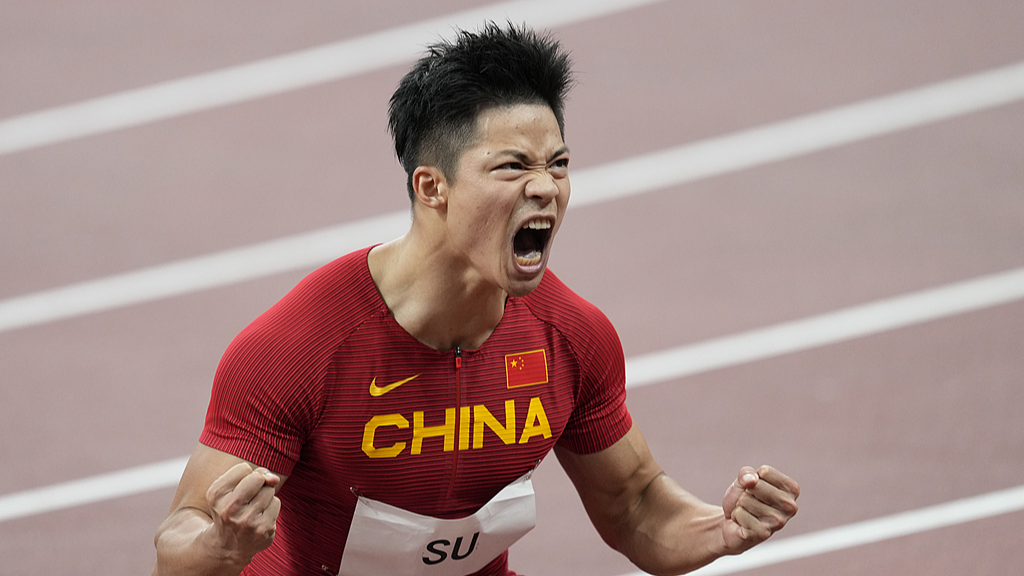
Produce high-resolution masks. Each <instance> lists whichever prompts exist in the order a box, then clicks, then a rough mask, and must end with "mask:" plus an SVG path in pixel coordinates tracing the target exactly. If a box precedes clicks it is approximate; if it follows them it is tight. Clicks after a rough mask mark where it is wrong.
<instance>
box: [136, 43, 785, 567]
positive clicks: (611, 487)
mask: <svg viewBox="0 0 1024 576" xmlns="http://www.w3.org/2000/svg"><path fill="white" fill-rule="evenodd" d="M570 83H571V80H570V66H569V60H568V57H567V56H566V54H565V53H564V52H562V51H561V50H560V48H559V47H558V45H557V43H555V42H554V41H552V40H550V39H547V38H543V37H539V36H537V35H536V34H535V33H533V32H531V31H529V30H525V29H520V28H517V27H514V26H509V27H507V28H500V27H498V26H496V25H493V24H492V25H488V26H486V27H485V28H484V29H483V30H482V31H481V32H479V33H469V32H460V33H459V34H458V36H457V38H456V39H455V40H454V41H452V42H442V43H439V44H437V45H435V46H433V47H431V49H430V51H429V53H428V54H427V55H426V56H425V57H424V58H423V59H421V60H420V61H419V62H418V63H417V64H416V66H415V67H414V68H413V69H412V71H410V72H409V74H407V75H406V77H405V78H404V79H403V80H402V82H401V84H400V85H399V87H398V89H397V90H396V92H395V94H394V96H393V97H392V100H391V110H390V128H391V131H392V133H393V135H394V139H395V146H396V151H397V153H398V157H399V160H400V161H401V163H402V165H403V167H404V168H405V170H406V173H407V175H408V180H407V183H408V192H409V195H410V199H411V200H412V211H413V222H412V226H411V229H410V230H409V232H408V233H407V234H406V235H405V236H403V237H401V238H399V239H397V240H395V241H393V242H390V243H388V244H384V245H380V246H376V247H372V248H370V249H364V250H360V251H358V252H356V253H353V254H349V255H347V256H344V257H342V258H340V259H339V260H336V261H335V262H333V263H331V264H328V265H327V266H325V267H323V268H321V269H320V270H317V271H316V272H314V273H313V274H311V275H310V276H308V277H307V278H306V279H305V280H303V282H302V283H300V284H299V285H298V286H297V287H296V288H295V289H294V290H293V291H292V292H290V293H289V294H288V295H287V296H285V298H284V299H282V300H281V301H280V302H279V303H278V304H276V305H275V306H274V307H273V308H271V309H270V310H269V311H267V312H266V313H265V314H263V315H262V316H260V317H259V318H258V319H256V320H255V321H254V322H253V323H252V324H251V325H250V326H249V327H247V328H246V329H245V330H244V331H243V332H242V333H241V334H239V336H238V337H237V338H236V339H235V340H234V341H233V342H232V344H231V346H230V347H229V348H228V350H227V352H226V353H225V355H224V358H223V360H222V361H221V365H220V367H219V368H218V371H217V375H216V377H215V380H214V386H213V394H212V398H211V401H210V407H209V411H208V414H207V422H206V427H205V429H204V431H203V434H202V436H201V437H200V444H199V445H198V447H197V448H196V450H195V452H194V453H193V455H192V457H191V459H190V461H189V464H188V466H187V468H186V469H185V472H184V475H183V477H182V479H181V483H180V484H179V487H178V491H177V493H176V495H175V497H174V502H173V504H172V508H171V512H170V514H169V515H168V517H167V519H166V520H165V521H164V523H163V524H162V525H161V527H160V529H159V531H158V534H157V537H156V545H157V551H158V554H157V566H156V568H155V569H154V574H160V575H162V576H168V575H173V574H218V575H219V574H232V575H235V574H239V573H245V574H272V575H291V574H322V573H329V574H343V575H349V574H351V575H356V574H358V575H362V576H366V575H369V576H373V575H381V576H383V575H385V574H387V575H392V576H401V575H419V574H424V575H426V574H438V575H455V574H470V573H474V574H481V575H502V576H504V575H508V574H513V573H512V572H510V571H509V569H508V566H507V548H508V546H509V545H510V544H511V543H512V542H514V541H515V540H516V539H518V538H519V537H520V536H521V535H522V534H524V533H525V532H526V531H528V530H529V529H530V528H531V527H532V526H533V515H534V510H533V493H532V486H531V484H530V482H529V474H530V472H531V471H532V470H533V469H534V468H535V466H536V464H537V463H538V462H539V461H540V460H541V459H542V458H543V457H544V456H545V455H546V454H547V453H548V452H549V451H550V450H552V449H554V450H555V452H556V454H557V456H558V459H559V462H560V463H561V465H562V466H563V468H564V469H565V471H566V472H567V474H568V475H569V477H570V478H571V479H572V481H573V483H574V484H575V486H576V488H577V490H578V491H579V494H580V497H581V498H582V500H583V503H584V505H585V507H586V509H587V512H588V513H589V515H590V517H591V519H592V521H593V522H594V525H595V526H596V527H597V529H598V531H599V532H600V534H601V536H602V537H603V538H604V539H605V540H606V541H607V542H608V544H609V545H611V546H612V547H614V548H615V549H617V550H619V551H621V552H622V553H623V554H625V555H626V556H627V557H629V558H630V559H631V560H632V561H633V562H635V563H636V564H637V565H638V566H639V567H640V568H642V569H644V570H647V571H649V572H653V573H657V574H661V573H664V574H674V573H682V572H685V571H689V570H692V569H694V568H697V567H699V566H701V565H704V564H706V563H708V562H711V561H712V560H714V559H715V558H717V557H719V556H722V555H726V554H736V553H739V552H742V551H743V550H745V549H747V548H749V547H751V546H753V545H754V544H756V543H758V542H761V541H763V540H764V539H766V538H767V537H769V536H770V535H771V533H772V532H774V531H776V530H778V529H780V528H782V527H783V526H784V525H785V524H786V522H787V521H788V520H789V518H790V517H792V516H793V514H795V513H796V510H797V507H796V502H795V500H796V498H797V495H798V493H799V488H798V486H797V484H796V483H795V482H793V481H792V480H791V479H789V478H788V477H786V476H785V475H783V474H781V473H779V472H778V471H776V470H774V469H772V468H770V467H762V468H761V469H759V470H756V471H755V470H754V469H752V468H743V469H742V470H741V471H740V473H739V475H738V477H737V479H736V480H735V481H734V482H733V483H732V485H731V486H730V487H729V488H728V490H727V492H726V495H725V498H724V499H723V503H722V505H721V506H713V505H709V504H705V503H703V502H701V501H699V500H697V499H696V498H694V497H693V496H691V495H690V494H688V493H687V492H685V491H683V490H682V489H681V488H679V486H677V485H676V484H675V483H674V482H673V481H672V480H670V479H669V478H668V477H667V476H665V475H664V473H663V472H662V470H661V468H660V467H659V466H658V464H657V463H656V462H655V461H654V459H653V457H652V456H651V454H650V452H649V451H648V448H647V445H646V443H645V441H644V439H643V436H642V435H641V433H640V431H639V429H638V428H637V427H636V426H634V425H633V423H632V419H631V418H630V415H629V413H628V411H627V410H626V407H625V403H624V400H625V387H624V361H623V357H622V348H621V345H620V344H619V341H618V337H617V336H616V335H615V332H614V330H613V328H612V327H611V325H610V323H609V322H608V320H607V319H606V318H605V316H604V315H603V314H601V313H600V312H599V311H598V310H597V309H596V308H594V307H593V306H592V305H590V304H589V303H587V302H586V301H584V300H582V299H581V298H579V297H578V296H576V295H575V294H574V293H573V292H571V291H570V290H569V289H568V288H566V287H565V285H563V284H562V283H561V282H559V281H558V279H557V278H555V277H554V275H553V274H552V273H551V272H545V269H546V263H547V259H548V256H549V254H550V251H551V246H552V242H553V239H554V237H555V234H556V232H557V230H558V227H559V225H560V224H561V221H562V217H563V215H564V213H565V208H566V204H567V202H568V200H569V178H568V163H569V150H568V148H567V147H566V146H565V143H564V141H563V134H564V130H563V99H564V96H565V94H566V92H567V91H568V89H569V86H570Z"/></svg>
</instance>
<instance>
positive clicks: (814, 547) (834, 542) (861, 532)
mask: <svg viewBox="0 0 1024 576" xmlns="http://www.w3.org/2000/svg"><path fill="white" fill-rule="evenodd" d="M1020 510H1024V486H1017V487H1016V488H1009V489H1006V490H999V491H997V492H990V493H988V494H982V495H980V496H975V497H972V498H964V499H962V500H954V501H952V502H946V503H944V504H938V505H936V506H929V507H927V508H920V509H918V510H911V511H909V512H902V513H900V514H893V515H892V516H884V517H882V518H876V519H873V520H867V521H864V522H857V523H855V524H847V525H845V526H837V527H835V528H829V529H826V530H819V531H817V532H811V533H809V534H803V535H800V536H793V537H790V538H781V539H779V540H777V541H775V540H769V541H768V542H765V543H764V544H761V545H760V546H758V547H757V548H754V549H752V550H749V551H747V552H744V553H743V554H741V555H739V556H729V557H725V558H720V559H718V560H716V561H715V562H714V563H712V564H710V565H708V566H705V567H704V568H701V569H700V570H696V571H694V572H692V574H694V575H695V576H720V575H722V574H733V573H735V572H741V571H743V570H750V569H753V568H760V567H762V566H770V565H772V564H779V563H782V562H788V561H790V560H797V559H800V558H807V557H810V556H816V555H818V554H826V553H828V552H835V551H837V550H843V549H846V548H853V547H855V546H863V545H865V544H872V543H874V542H882V541H884V540H892V539H894V538H899V537H901V536H909V535H911V534H917V533H920V532H926V531H928V530H936V529H938V528H945V527H948V526H955V525H957V524H964V523H967V522H972V521H974V520H982V519H984V518H991V517H993V516H999V515H1001V514H1009V513H1011V512H1018V511H1020ZM625 576H648V575H647V573H646V572H635V573H632V574H628V575H625Z"/></svg>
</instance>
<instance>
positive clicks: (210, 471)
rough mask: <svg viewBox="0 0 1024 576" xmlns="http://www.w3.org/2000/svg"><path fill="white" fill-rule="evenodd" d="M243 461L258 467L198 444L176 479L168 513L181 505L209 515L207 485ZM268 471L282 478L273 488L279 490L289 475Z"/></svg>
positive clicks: (176, 509)
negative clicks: (175, 486)
mask: <svg viewBox="0 0 1024 576" xmlns="http://www.w3.org/2000/svg"><path fill="white" fill-rule="evenodd" d="M243 463H244V464H248V465H249V466H251V467H252V468H253V469H255V468H257V466H256V465H255V464H252V463H250V462H247V461H245V460H243V459H241V458H239V457H237V456H234V455H232V454H228V453H227V452H223V451H221V450H217V449H216V448H210V447H209V446H206V445H205V444H197V445H196V448H195V450H194V451H193V452H192V456H190V457H189V460H188V464H187V465H186V466H185V471H184V472H183V473H182V475H181V481H180V482H178V490H177V492H175V494H174V500H173V501H172V503H171V510H170V513H171V514H173V513H174V512H176V511H178V510H182V509H184V508H194V509H197V510H201V511H203V512H205V513H206V514H207V515H210V514H211V512H212V510H211V509H210V504H209V502H208V501H207V498H206V493H207V491H208V490H209V489H210V486H211V485H212V484H213V483H214V482H215V481H217V479H218V478H220V477H221V476H223V475H224V474H225V473H226V472H228V471H229V470H231V469H232V468H234V467H235V466H237V465H238V464H243ZM271 472H274V474H277V475H278V476H280V477H281V482H280V483H279V484H278V485H277V487H276V488H277V490H280V489H281V486H282V485H283V484H284V482H285V480H287V479H288V477H287V476H284V475H282V474H278V473H277V472H275V471H273V470H271Z"/></svg>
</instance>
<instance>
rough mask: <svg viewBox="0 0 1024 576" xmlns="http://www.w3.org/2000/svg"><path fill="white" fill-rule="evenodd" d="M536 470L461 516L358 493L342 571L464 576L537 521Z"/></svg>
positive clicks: (350, 575) (348, 574)
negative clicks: (445, 515) (423, 511)
mask: <svg viewBox="0 0 1024 576" xmlns="http://www.w3.org/2000/svg"><path fill="white" fill-rule="evenodd" d="M531 474H532V471H531V472H530V473H527V474H525V475H524V476H522V477H520V478H519V479H518V480H516V481H515V482H513V483H511V484H509V485H508V486H506V487H505V488H503V489H502V490H501V492H498V493H497V494H496V495H495V496H494V498H492V499H491V500H490V502H488V503H487V504H484V506H483V507H482V508H480V510H477V512H476V513H475V514H473V515H472V516H467V517H466V518H460V519H458V520H443V519H440V518H432V517H430V516H423V515H420V514H414V513H412V512H409V511H407V510H403V509H401V508H397V507H395V506H391V505H389V504H385V503H383V502H378V501H376V500H371V499H369V498H365V497H363V496H359V501H358V502H357V503H356V510H355V515H354V516H353V518H352V525H351V526H350V527H349V529H348V540H346V542H345V554H344V555H343V556H342V558H341V570H340V571H339V572H338V576H461V575H464V574H472V573H473V572H476V571H477V570H480V569H481V568H483V567H484V566H486V565H487V564H488V563H489V562H490V561H491V560H494V559H495V558H497V557H498V555H499V554H501V553H502V552H504V551H505V550H507V549H508V547H509V546H511V545H512V544H513V543H514V542H515V541H516V540H519V539H520V538H522V537H523V536H524V535H525V534H526V533H527V532H529V531H530V530H531V529H533V527H534V525H535V524H536V522H537V511H536V507H535V501H534V494H533V483H532V482H531V481H530V476H531Z"/></svg>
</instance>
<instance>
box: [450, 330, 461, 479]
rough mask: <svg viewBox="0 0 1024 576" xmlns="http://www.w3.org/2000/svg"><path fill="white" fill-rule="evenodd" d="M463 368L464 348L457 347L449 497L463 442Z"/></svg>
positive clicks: (457, 470)
mask: <svg viewBox="0 0 1024 576" xmlns="http://www.w3.org/2000/svg"><path fill="white" fill-rule="evenodd" d="M461 369H462V348H461V347H459V346H456V347H455V446H454V452H453V454H452V476H451V479H450V480H449V481H448V497H449V498H450V497H451V495H452V492H454V491H455V476H456V475H457V474H458V472H459V446H460V444H461V443H462V422H461V421H462V382H461V381H460V377H459V372H460V371H461Z"/></svg>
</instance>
